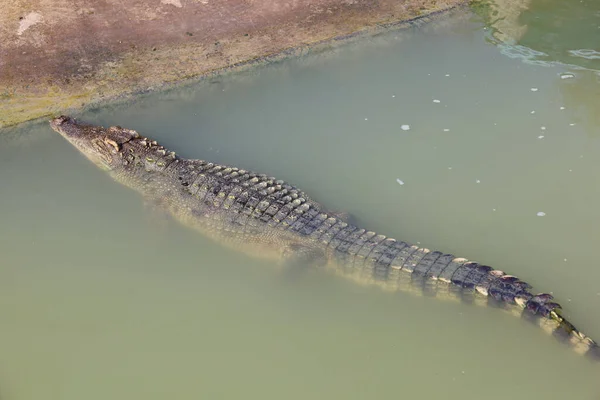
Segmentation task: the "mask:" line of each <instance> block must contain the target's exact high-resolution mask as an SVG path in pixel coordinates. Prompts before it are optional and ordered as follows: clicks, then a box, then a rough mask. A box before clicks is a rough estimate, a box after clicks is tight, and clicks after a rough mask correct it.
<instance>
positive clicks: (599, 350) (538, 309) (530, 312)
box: [517, 293, 600, 362]
mask: <svg viewBox="0 0 600 400" xmlns="http://www.w3.org/2000/svg"><path fill="white" fill-rule="evenodd" d="M527 297H528V296H527V295H523V296H522V297H520V298H519V299H517V305H519V306H521V307H523V314H522V315H523V317H524V318H525V319H529V320H531V321H532V322H535V323H537V324H538V325H540V326H541V327H542V328H543V329H544V330H546V331H548V332H549V333H551V334H552V336H554V337H556V338H557V339H558V340H559V341H560V342H563V343H566V344H567V345H569V346H570V347H572V348H573V349H574V350H575V351H576V352H577V353H579V354H583V355H585V356H586V357H588V358H590V359H591V360H594V361H598V362H600V346H598V343H596V342H595V341H594V340H592V339H591V338H590V337H588V336H586V335H585V334H584V333H582V332H581V331H580V330H579V329H577V328H576V327H575V326H574V325H573V324H572V323H571V322H570V321H569V320H567V319H566V318H565V317H563V316H562V315H561V314H560V305H559V304H558V303H554V302H552V295H550V294H546V293H542V294H538V295H535V296H533V297H531V298H530V299H528V300H526V298H527Z"/></svg>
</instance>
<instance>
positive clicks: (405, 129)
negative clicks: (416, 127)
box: [400, 125, 410, 131]
mask: <svg viewBox="0 0 600 400" xmlns="http://www.w3.org/2000/svg"><path fill="white" fill-rule="evenodd" d="M400 129H402V130H403V131H407V130H409V129H410V125H402V126H401V127H400Z"/></svg>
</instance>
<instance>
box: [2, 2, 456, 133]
mask: <svg viewBox="0 0 600 400" xmlns="http://www.w3.org/2000/svg"><path fill="white" fill-rule="evenodd" d="M209 1H210V0H162V1H160V0H157V1H156V2H153V3H152V4H151V5H149V4H150V3H149V2H146V1H133V2H132V4H129V5H128V9H127V10H123V9H122V8H119V6H117V5H116V4H117V3H116V2H115V4H113V5H111V4H110V3H112V1H100V0H94V1H90V2H87V4H86V5H87V6H88V7H87V8H85V9H77V8H76V7H75V2H74V0H59V1H54V0H25V1H21V2H20V4H19V5H18V8H17V5H15V6H9V7H7V8H6V9H4V10H0V43H1V45H0V128H1V127H6V126H11V125H16V124H19V123H21V122H25V121H30V120H34V119H38V118H42V117H47V116H50V115H53V114H57V113H61V112H72V111H73V110H80V109H82V108H88V107H94V106H98V105H100V104H103V103H106V102H108V101H116V100H124V99H128V98H132V97H133V96H135V95H136V94H139V93H147V92H151V91H156V90H163V89H166V88H169V87H173V86H174V85H178V84H181V83H184V82H189V81H191V80H197V79H202V78H206V77H209V76H214V75H215V74H221V73H224V72H228V71H237V70H243V69H246V68H250V67H254V66H257V65H262V64H264V63H269V62H273V61H276V60H280V59H283V58H287V57H293V56H298V55H302V54H304V53H305V52H307V51H321V50H325V49H327V48H331V47H333V46H336V45H339V44H343V43H345V42H348V41H351V40H354V39H357V38H360V37H363V36H367V35H375V34H378V33H382V32H385V31H388V30H390V29H403V28H405V27H411V26H415V25H419V24H425V23H427V22H430V21H434V20H436V19H440V18H444V17H445V13H447V12H449V11H450V10H453V9H456V7H457V6H460V5H462V4H465V3H466V2H465V1H464V0H446V1H443V2H439V1H435V0H418V1H417V0H407V1H379V2H373V1H370V2H366V1H358V0H345V1H340V0H319V1H312V2H311V1H308V0H296V1H292V2H282V3H278V5H277V6H273V4H272V2H270V1H267V0H256V1H252V0H239V1H238V0H235V1H227V2H222V3H219V2H217V1H212V2H209ZM27 3H30V4H27ZM57 3H59V4H63V7H62V8H60V7H57ZM70 3H73V4H70ZM96 3H97V5H98V6H99V7H98V8H94V7H93V6H94V5H95V4H96ZM154 3H156V4H154ZM118 4H121V3H118ZM71 5H72V7H71ZM459 8H460V7H459ZM153 10H154V11H153ZM58 11H61V12H60V13H58ZM144 18H145V19H144Z"/></svg>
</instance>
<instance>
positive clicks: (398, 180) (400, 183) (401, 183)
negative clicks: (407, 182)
mask: <svg viewBox="0 0 600 400" xmlns="http://www.w3.org/2000/svg"><path fill="white" fill-rule="evenodd" d="M396 182H398V184H399V185H404V181H402V180H400V179H396Z"/></svg>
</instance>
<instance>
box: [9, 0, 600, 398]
mask: <svg viewBox="0 0 600 400" xmlns="http://www.w3.org/2000/svg"><path fill="white" fill-rule="evenodd" d="M565 4H566V3H564V2H558V1H539V0H533V1H531V3H529V4H526V7H525V6H524V7H523V9H522V10H520V11H518V12H516V15H512V16H510V18H509V17H507V16H504V17H503V18H502V19H501V21H502V24H504V25H502V24H499V22H498V18H496V20H494V19H489V20H488V21H489V22H490V23H491V24H492V25H491V26H488V27H487V28H486V29H484V24H483V23H482V22H481V20H480V19H478V18H475V17H474V18H469V17H468V16H465V15H463V14H459V15H455V16H454V17H452V18H451V19H449V20H446V21H443V22H441V21H440V22H436V23H433V24H430V25H426V26H422V27H420V28H415V29H411V30H405V31H402V32H391V33H389V34H387V35H384V36H381V37H377V38H373V39H370V40H366V41H361V42H359V43H356V44H353V45H350V46H347V47H342V48H338V49H336V50H335V51H332V52H328V53H325V54H320V55H314V56H307V57H304V58H302V59H300V60H291V61H286V62H283V63H279V64H277V65H272V66H269V67H266V68H262V69H260V70H258V71H253V72H252V73H245V74H242V75H238V76H230V77H224V78H222V79H219V80H214V81H212V82H210V83H209V82H206V83H203V84H200V85H195V86H193V87H187V88H183V89H178V90H176V91H172V92H170V93H163V94H154V95H150V96H146V97H143V98H140V99H139V101H136V102H135V103H134V104H128V105H120V106H116V107H106V108H103V109H99V110H96V111H93V112H86V113H85V114H84V115H82V117H83V118H84V119H86V120H87V121H91V122H96V123H100V124H106V125H110V124H120V125H123V126H126V127H130V128H134V129H137V130H139V131H141V132H143V133H144V134H146V135H147V136H150V137H153V138H155V139H157V140H159V141H160V142H162V143H163V144H164V145H165V146H167V147H169V148H171V149H173V150H175V151H177V152H179V153H180V154H182V155H183V156H187V157H197V158H205V159H210V160H212V161H215V162H221V163H229V164H234V165H236V166H239V167H243V168H247V169H252V170H256V171H260V172H265V173H268V174H272V175H275V176H277V177H279V178H281V179H286V180H288V181H290V182H292V183H294V184H296V185H298V186H299V187H301V188H303V189H304V190H306V191H307V192H308V193H310V194H312V196H313V197H314V198H315V199H317V200H319V201H321V202H323V203H324V204H326V205H327V206H329V207H330V208H335V209H339V210H347V211H349V212H351V213H353V214H354V215H355V216H356V217H357V219H358V220H359V221H360V222H361V224H362V225H364V226H365V227H368V228H371V229H374V230H377V231H379V232H381V233H384V234H387V235H390V236H393V237H396V238H399V239H405V240H408V241H412V242H421V243H422V244H423V245H425V246H428V247H431V248H435V249H440V250H444V251H449V252H453V253H454V254H457V255H460V256H465V257H468V258H471V259H474V260H477V261H481V262H485V263H488V264H490V265H492V266H494V267H496V268H500V269H503V270H505V271H507V272H510V273H513V274H516V275H518V276H520V277H522V278H523V279H525V280H527V281H529V282H531V283H532V284H534V286H535V288H536V289H539V290H540V291H553V292H554V294H555V295H556V296H557V298H558V301H559V302H561V303H563V305H564V308H565V314H566V315H567V316H569V317H570V318H571V319H572V320H573V321H574V322H575V323H576V325H578V326H579V327H580V328H581V329H582V330H583V331H584V332H586V333H588V334H589V335H590V336H592V337H595V338H600V318H599V317H598V316H599V315H600V268H599V266H598V265H597V263H598V256H597V251H596V250H597V249H598V240H599V238H600V206H599V205H600V179H599V178H598V171H600V156H599V152H600V120H599V119H598V118H599V117H598V115H600V82H599V80H600V78H599V75H598V70H600V59H599V58H598V57H597V54H598V53H597V52H598V51H600V48H599V47H598V44H600V29H596V28H598V26H596V28H594V24H596V25H599V24H600V23H599V21H598V20H599V19H600V17H599V14H598V12H599V9H598V3H597V2H592V1H588V2H587V3H586V2H570V3H569V6H568V7H567V6H566V5H565ZM495 7H500V8H501V7H502V6H501V5H500V6H499V5H498V4H496V6H495ZM503 7H504V10H505V13H506V14H507V15H508V12H507V11H506V10H510V9H511V8H510V7H509V6H508V5H504V6H503ZM527 7H528V8H527ZM565 8H568V10H565ZM482 10H485V8H479V12H480V13H483V11H482ZM487 10H488V11H489V8H488V9H487ZM567 11H568V12H567ZM495 13H496V15H497V13H498V11H497V10H496V11H495ZM513 14H515V12H513ZM580 16H583V17H581V18H580ZM511 18H512V19H511ZM577 18H579V20H577V21H575V19H577ZM510 21H515V22H514V26H512V28H511V26H510V25H507V24H508V23H509V22H510ZM582 21H585V22H586V23H584V22H582ZM523 26H525V28H523ZM499 29H502V30H504V32H501V34H498V32H499ZM511 29H512V30H511ZM507 32H508V33H507ZM511 35H512V36H511ZM594 46H595V47H594ZM582 49H583V50H588V51H583V52H582V51H578V50H582ZM574 51H577V52H575V53H573V52H574ZM594 51H595V52H596V53H594ZM541 53H544V54H545V55H542V54H541ZM515 54H516V55H517V56H515ZM519 54H521V55H523V54H524V56H519ZM573 54H575V55H573ZM402 125H408V126H409V129H408V130H403V129H402ZM397 180H400V181H402V182H403V185H400V184H399V183H398V181H397ZM0 183H1V185H2V189H0V190H1V193H2V194H1V196H0V221H1V226H0V250H1V254H2V257H1V258H0V274H1V276H2V279H0V325H1V326H2V334H1V338H2V340H0V360H2V362H1V363H0V398H1V399H2V400H21V399H44V400H55V399H61V400H79V399H86V400H94V399H102V400H104V399H107V398H111V399H128V400H130V399H142V398H143V399H146V400H150V399H171V398H215V399H237V398H250V399H280V398H286V399H305V398H318V399H321V398H322V399H326V398H345V399H365V398H377V399H392V398H393V399H396V398H400V397H402V398H407V399H429V398H446V399H482V398H485V399H507V398H510V399H515V400H516V399H542V398H543V399H563V398H574V399H595V398H597V396H598V395H600V386H599V384H598V379H597V377H598V374H599V373H600V366H598V365H593V364H590V363H589V362H587V361H585V360H584V359H582V358H581V357H579V356H577V355H575V354H574V353H572V352H571V351H570V350H569V349H567V348H565V347H562V346H560V345H558V344H557V343H555V341H554V340H552V339H551V338H549V337H548V336H546V335H545V334H544V333H543V332H542V331H541V330H540V329H538V328H536V327H533V326H531V325H529V324H527V323H526V322H524V321H522V320H519V319H516V318H514V317H512V316H510V315H507V314H504V313H501V312H499V311H498V310H494V309H485V308H478V307H472V306H466V305H463V304H455V303H446V302H443V301H439V300H437V299H429V298H419V297H413V296H411V295H407V294H402V293H395V294H390V293H383V292H381V291H379V290H378V289H376V288H368V287H361V286H357V285H355V284H353V283H351V282H345V281H340V280H338V279H336V278H333V277H329V276H324V275H319V274H311V273H307V274H306V275H301V276H299V277H296V279H295V280H290V279H287V277H284V276H281V274H279V273H278V272H277V269H276V268H272V267H273V266H271V265H267V264H265V263H264V262H261V261H256V260H252V259H248V258H246V257H245V256H244V255H240V254H237V253H234V252H231V251H229V250H226V249H223V248H221V247H220V246H218V245H215V244H213V243H212V242H210V241H208V240H207V239H206V238H204V237H202V236H200V235H198V234H196V233H194V232H190V231H188V230H187V229H186V228H183V227H181V226H179V225H177V224H175V223H173V222H170V221H168V220H164V219H162V218H160V217H159V216H156V215H153V214H152V211H151V210H147V209H145V208H144V206H143V204H142V201H141V199H140V198H138V196H137V194H135V193H133V192H131V191H129V190H128V189H126V188H124V187H122V186H120V185H118V184H116V183H114V182H112V181H111V180H110V179H109V178H108V176H106V175H105V174H104V173H103V172H101V171H99V170H97V169H96V168H95V167H94V166H92V165H91V164H90V163H89V162H88V161H86V160H85V159H84V158H83V157H82V156H81V155H80V154H78V153H77V152H76V151H75V149H74V148H72V147H71V146H70V145H69V144H68V143H66V142H65V141H64V140H63V139H62V138H60V137H59V136H58V134H56V133H54V132H52V131H51V130H50V128H49V127H48V126H47V125H45V124H44V125H41V126H40V125H33V126H26V127H23V128H21V129H19V130H18V131H12V132H6V134H3V135H0ZM538 213H543V214H544V215H543V216H538V215H537V214H538Z"/></svg>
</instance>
